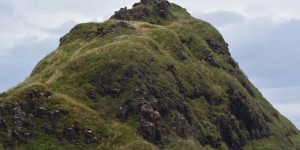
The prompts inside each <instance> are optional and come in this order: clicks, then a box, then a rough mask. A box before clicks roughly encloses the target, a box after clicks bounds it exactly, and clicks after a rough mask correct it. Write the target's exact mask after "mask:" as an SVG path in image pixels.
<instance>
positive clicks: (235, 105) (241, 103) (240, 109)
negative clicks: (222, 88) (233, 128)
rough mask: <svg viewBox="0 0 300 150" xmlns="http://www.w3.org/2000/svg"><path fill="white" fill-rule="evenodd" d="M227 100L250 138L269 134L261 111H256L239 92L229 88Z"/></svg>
mask: <svg viewBox="0 0 300 150" xmlns="http://www.w3.org/2000/svg"><path fill="white" fill-rule="evenodd" d="M228 93H229V100H230V109H231V112H232V113H233V114H234V115H235V116H236V118H237V119H239V120H240V121H241V122H242V124H243V125H244V126H245V127H246V128H247V130H248V132H249V134H250V137H251V139H261V138H264V137H268V136H269V135H270V132H269V128H268V125H267V122H268V121H269V119H268V118H266V117H264V115H263V113H262V112H257V110H254V109H253V108H251V107H250V106H249V104H247V102H246V99H247V97H245V96H244V95H243V94H241V93H240V92H238V91H236V90H234V89H229V91H228Z"/></svg>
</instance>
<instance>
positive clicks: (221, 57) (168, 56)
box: [0, 4, 300, 150]
mask: <svg viewBox="0 0 300 150" xmlns="http://www.w3.org/2000/svg"><path fill="white" fill-rule="evenodd" d="M151 9H154V8H151ZM170 11H171V13H172V16H173V17H172V18H170V19H169V20H166V22H161V20H160V21H158V19H161V18H158V16H155V15H154V16H151V17H150V18H146V19H144V20H142V21H141V20H140V21H125V22H126V23H127V24H128V26H129V27H130V28H123V27H116V28H114V30H111V26H112V25H113V24H116V23H117V22H120V21H118V20H114V19H110V20H108V21H106V22H103V23H85V24H80V25H77V26H75V27H74V28H73V29H72V30H71V31H70V33H68V34H67V35H65V36H64V37H63V38H62V39H61V45H60V46H59V47H58V49H57V50H55V51H54V52H52V53H51V54H49V55H48V56H46V57H45V58H44V59H43V60H42V61H41V62H39V64H38V65H37V66H36V67H35V69H34V70H33V72H32V74H31V76H30V77H29V78H28V79H26V81H24V82H23V83H21V84H19V85H18V86H16V87H15V88H13V89H11V90H9V91H8V92H7V93H2V94H0V101H1V102H10V101H15V102H19V103H20V102H23V101H24V96H25V95H26V94H28V92H30V91H31V90H32V89H35V88H37V89H39V90H41V91H48V92H51V93H52V96H51V98H50V99H39V100H40V101H41V105H42V106H43V107H45V108H47V109H49V110H54V109H59V110H64V111H66V112H68V113H66V115H64V116H63V117H62V118H61V120H60V122H59V126H60V127H61V128H63V127H69V126H71V125H74V124H76V125H78V126H80V127H81V128H83V129H88V130H92V131H93V132H94V133H95V134H96V135H97V137H98V138H99V143H98V144H95V145H92V146H90V145H86V144H84V142H82V141H81V142H79V143H77V144H71V143H68V142H67V141H66V140H62V141H61V143H60V141H59V140H58V139H57V138H55V137H54V136H49V135H45V134H44V132H43V131H42V130H41V129H40V128H38V129H37V136H36V138H34V139H31V140H29V141H28V142H27V143H26V144H24V145H18V146H16V147H15V149H124V150H125V149H149V150H152V149H158V147H156V146H155V145H154V144H152V143H150V142H148V141H146V140H144V139H143V137H142V135H140V134H138V132H137V129H138V128H139V126H140V124H139V111H140V110H135V112H134V113H131V114H129V116H128V119H127V120H126V122H125V123H121V122H119V121H118V119H117V118H116V117H115V111H116V110H117V109H118V108H119V107H120V106H122V105H123V104H124V103H125V102H126V101H129V100H130V101H132V102H133V103H134V104H136V105H139V103H140V99H141V98H147V100H148V101H150V102H152V103H153V104H156V105H158V104H159V103H165V104H169V105H171V106H170V108H169V109H170V110H169V112H168V113H166V114H164V115H163V116H162V120H161V124H162V126H164V127H165V128H166V130H167V132H168V135H167V136H168V139H167V140H166V141H165V149H178V150H179V149H195V150H196V149H220V150H225V149H230V146H231V145H230V144H231V143H226V140H228V139H225V138H224V132H225V131H222V127H223V126H226V127H228V129H226V135H229V138H230V139H229V140H231V141H235V142H236V141H239V140H241V139H242V138H245V139H246V145H243V146H245V149H297V148H298V149H299V147H300V140H299V139H300V138H299V134H297V133H298V130H297V129H296V128H295V127H294V126H293V125H292V124H291V123H290V122H289V121H288V120H287V119H286V118H284V117H283V116H281V115H280V114H279V113H278V112H277V111H276V110H275V109H274V108H273V107H272V106H271V104H269V103H268V102H267V101H266V100H265V99H264V98H263V97H262V95H261V94H260V93H259V91H258V90H257V89H256V88H255V87H254V86H253V85H252V84H251V83H250V81H249V80H248V79H247V77H246V76H245V75H244V74H243V72H242V71H241V70H240V69H239V68H238V66H233V65H232V62H230V60H231V59H232V58H231V56H230V54H229V53H228V52H227V50H228V49H227V47H226V45H227V44H226V43H225V42H224V41H223V40H222V39H223V38H222V36H221V34H220V33H219V32H218V31H217V30H216V29H215V28H214V27H212V26H211V25H210V24H209V23H207V22H204V21H201V20H197V19H195V18H192V17H191V16H190V15H189V14H188V13H187V12H186V11H185V10H184V9H182V8H181V7H179V6H177V5H175V4H172V5H171V8H170ZM143 21H146V22H143ZM158 22H160V23H158ZM99 28H103V29H106V30H107V31H109V32H108V33H107V34H106V35H104V36H99V35H98V32H99V31H98V30H99ZM133 28H134V29H133ZM207 40H212V41H214V42H215V43H216V44H218V46H219V48H220V49H221V50H222V51H221V52H215V50H214V49H212V48H210V45H209V43H208V42H207ZM179 55H182V56H184V58H185V59H183V60H180V59H179ZM210 55H212V56H213V60H212V61H213V62H214V63H215V64H217V65H216V66H212V65H211V63H208V62H203V61H202V59H203V58H205V57H208V56H210ZM241 81H245V83H242V82H241ZM107 89H108V90H110V92H103V90H107ZM137 89H140V91H141V92H140V93H138V92H136V90H137ZM230 89H234V93H235V94H237V93H238V94H241V95H242V96H241V97H242V98H241V99H243V101H245V102H244V103H242V104H243V106H245V107H246V109H247V110H245V111H248V110H251V111H249V112H253V114H251V115H252V116H254V119H253V118H250V119H253V120H254V121H257V122H258V123H261V122H267V123H266V124H263V125H265V126H267V127H268V128H269V129H270V135H269V136H268V137H263V138H261V139H255V140H253V139H251V138H250V137H249V134H250V133H249V132H250V131H248V129H247V128H246V127H244V126H245V125H243V121H244V120H242V119H239V118H238V117H237V116H238V115H237V114H233V112H232V111H231V108H230V104H231V100H230V99H229V97H230V96H231V95H230V94H229V92H228V91H229V90H230ZM251 91H252V92H253V93H251ZM91 95H92V97H91ZM241 99H240V100H241ZM157 101H158V102H157ZM241 101H242V100H241ZM177 103H179V104H177ZM172 105H179V106H186V109H188V110H189V111H190V112H191V114H192V116H193V119H192V123H185V124H184V125H185V126H186V127H187V129H186V130H187V131H188V133H189V134H188V137H186V138H182V137H180V136H179V135H177V134H176V132H175V131H173V129H172V116H173V115H177V114H183V113H184V111H182V110H180V108H176V107H175V108H172V107H173V106H172ZM179 106H177V107H179ZM266 118H267V119H266ZM265 120H267V121H265ZM43 122H45V120H37V122H36V123H37V125H36V126H41V125H42V123H43ZM224 124H225V125H224ZM0 134H2V132H0ZM201 138H202V139H201ZM199 139H200V140H199ZM203 139H204V140H206V143H205V144H203V141H201V140H203ZM288 139H290V140H291V141H293V145H292V144H286V143H287V142H289V140H288ZM81 140H82V139H81ZM201 143H202V145H201ZM213 144H217V146H216V145H213ZM232 149H233V148H232Z"/></svg>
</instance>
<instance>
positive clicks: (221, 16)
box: [193, 11, 245, 27]
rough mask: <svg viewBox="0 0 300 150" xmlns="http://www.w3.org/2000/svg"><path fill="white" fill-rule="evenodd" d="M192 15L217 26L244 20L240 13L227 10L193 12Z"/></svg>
mask: <svg viewBox="0 0 300 150" xmlns="http://www.w3.org/2000/svg"><path fill="white" fill-rule="evenodd" d="M193 16H195V17H196V18H199V19H202V20H205V21H208V22H210V23H211V24H213V25H214V26H217V27H218V26H226V25H229V24H233V23H237V22H243V21H244V20H245V19H244V17H243V16H242V15H240V14H238V13H235V12H229V11H217V12H213V13H194V14H193Z"/></svg>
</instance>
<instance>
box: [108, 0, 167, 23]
mask: <svg viewBox="0 0 300 150" xmlns="http://www.w3.org/2000/svg"><path fill="white" fill-rule="evenodd" d="M153 7H154V8H153ZM169 7H170V3H169V2H168V1H166V0H142V1H141V2H140V3H136V4H134V5H133V8H132V9H130V10H128V9H127V7H125V8H121V9H120V10H119V11H116V12H115V14H114V15H113V16H112V17H111V18H113V19H118V20H128V21H130V20H147V19H148V18H151V17H154V16H158V17H159V18H161V19H162V20H167V19H170V18H171V13H170V10H169ZM149 21H151V23H155V22H160V21H161V20H156V21H155V20H149Z"/></svg>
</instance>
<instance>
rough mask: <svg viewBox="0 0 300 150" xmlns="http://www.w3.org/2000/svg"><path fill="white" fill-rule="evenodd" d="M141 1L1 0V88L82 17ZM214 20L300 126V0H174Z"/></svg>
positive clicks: (245, 66) (243, 63) (94, 17)
mask: <svg viewBox="0 0 300 150" xmlns="http://www.w3.org/2000/svg"><path fill="white" fill-rule="evenodd" d="M134 2H137V0H127V1H112V0H63V1H62V0H47V1H46V0H44V1H41V0H26V1H25V0H24V1H23V0H0V20H1V21H0V33H1V34H0V41H1V42H0V92H3V91H6V90H8V89H9V88H11V87H13V86H15V85H17V84H18V83H20V82H22V81H23V80H24V79H25V78H26V77H28V75H29V74H30V72H31V71H32V69H33V67H34V66H35V65H36V64H37V63H38V61H39V60H41V59H42V58H43V57H45V56H46V55H47V54H48V53H49V52H51V51H53V50H55V48H57V46H58V41H59V38H60V37H61V36H63V35H64V34H66V33H67V32H68V31H69V30H70V29H71V28H72V27H73V26H74V25H76V24H77V23H82V22H91V21H93V22H95V21H97V22H101V21H104V20H105V19H107V18H109V17H110V16H111V15H112V14H113V12H114V11H116V10H118V9H119V8H121V7H124V6H128V7H131V5H132V4H133V3H134ZM170 2H174V3H177V4H179V5H181V6H183V7H184V8H187V10H188V11H189V12H190V13H191V14H192V15H193V16H194V17H197V18H200V19H203V20H206V21H208V22H210V23H211V24H213V25H214V26H215V27H216V28H217V29H218V30H219V31H220V32H221V33H222V34H223V36H224V38H225V40H226V41H227V43H229V46H230V52H231V54H232V56H233V57H234V59H235V60H236V61H237V62H238V63H239V65H240V67H241V68H242V70H243V71H244V72H245V73H246V74H247V76H248V77H249V79H250V80H251V81H252V82H253V83H254V85H255V86H256V87H257V88H258V89H259V90H260V91H261V92H262V94H263V95H264V96H265V97H266V98H267V99H268V100H269V101H270V102H271V103H272V104H273V106H274V107H275V108H277V109H278V110H279V111H280V112H281V113H282V114H283V115H285V116H286V117H288V118H289V119H290V120H292V122H293V123H295V124H296V125H297V127H298V128H300V109H299V108H300V75H299V74H300V67H299V66H298V65H300V57H299V56H300V51H299V48H300V9H299V6H300V1H298V0H284V1H283V0H264V1H262V0H243V1H241V0H226V1H224V0H213V1H211V0H184V1H182V0H170Z"/></svg>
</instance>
